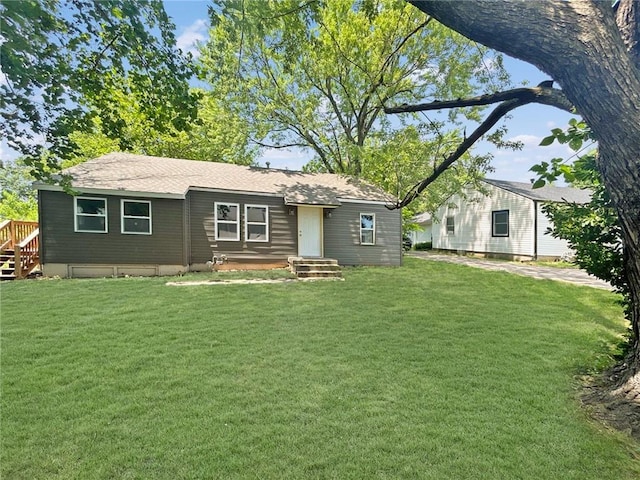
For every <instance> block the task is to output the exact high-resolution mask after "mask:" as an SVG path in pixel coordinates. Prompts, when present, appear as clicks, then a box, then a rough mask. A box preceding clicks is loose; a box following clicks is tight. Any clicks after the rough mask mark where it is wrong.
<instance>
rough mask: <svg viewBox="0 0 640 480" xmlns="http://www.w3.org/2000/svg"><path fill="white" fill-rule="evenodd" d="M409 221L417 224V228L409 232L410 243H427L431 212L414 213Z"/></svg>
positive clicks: (429, 234) (429, 236)
mask: <svg viewBox="0 0 640 480" xmlns="http://www.w3.org/2000/svg"><path fill="white" fill-rule="evenodd" d="M411 221H412V222H413V223H415V224H417V225H418V230H412V231H411V232H409V238H411V243H412V244H413V245H415V244H416V243H427V242H431V214H430V213H428V212H424V213H421V214H419V215H416V216H415V217H413V218H412V219H411Z"/></svg>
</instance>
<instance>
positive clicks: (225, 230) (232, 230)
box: [217, 223, 238, 240]
mask: <svg viewBox="0 0 640 480" xmlns="http://www.w3.org/2000/svg"><path fill="white" fill-rule="evenodd" d="M217 237H218V238H219V239H221V240H235V239H236V238H238V225H236V224H235V223H219V224H218V236H217Z"/></svg>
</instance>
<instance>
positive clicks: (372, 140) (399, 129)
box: [200, 0, 506, 192]
mask: <svg viewBox="0 0 640 480" xmlns="http://www.w3.org/2000/svg"><path fill="white" fill-rule="evenodd" d="M210 16H211V24H212V29H211V32H210V39H209V41H208V42H207V44H206V45H204V46H203V48H202V50H201V56H200V61H201V63H202V78H203V79H204V80H206V81H207V82H208V83H209V84H210V85H211V87H212V91H213V94H215V95H217V96H218V97H219V98H224V102H225V103H226V104H227V105H228V106H229V108H230V109H232V110H233V111H235V112H238V114H239V115H240V116H241V118H243V119H244V121H245V122H246V123H247V125H249V126H250V129H251V131H252V134H253V139H254V141H255V142H256V143H257V144H258V145H260V146H264V147H274V148H285V147H298V148H302V149H307V150H310V151H311V152H313V154H314V155H315V156H314V158H313V160H312V161H311V162H310V163H309V164H308V165H307V166H306V169H307V170H312V171H314V170H321V171H327V172H333V173H341V174H348V175H355V176H360V177H364V178H366V179H369V180H372V181H376V182H377V183H379V184H381V185H383V186H385V187H387V188H388V189H389V190H390V191H392V192H395V191H402V190H403V189H406V188H408V186H410V185H412V184H413V183H415V181H416V180H417V178H418V177H416V175H415V173H416V172H418V171H419V169H424V168H429V165H430V163H428V162H425V158H427V157H424V155H425V151H426V150H429V153H430V154H433V153H435V152H437V151H438V150H439V149H440V148H441V142H443V141H452V139H453V138H458V139H461V138H462V137H463V131H462V128H457V130H450V131H448V132H446V133H440V132H441V131H442V130H443V128H444V127H443V124H442V122H443V120H442V119H441V120H437V119H435V118H425V116H420V115H415V116H413V117H412V118H411V119H408V120H407V121H404V120H403V122H401V124H399V125H398V124H392V122H391V121H390V120H389V119H388V118H385V116H384V115H383V108H384V105H385V104H386V103H388V102H399V103H404V102H410V101H415V99H416V98H419V97H421V96H423V95H452V96H455V97H458V96H462V95H468V94H470V93H473V92H476V91H482V90H483V89H485V90H486V89H493V88H496V87H497V86H499V85H501V84H502V82H504V81H506V74H505V73H504V70H503V69H502V65H501V59H500V57H494V56H493V55H491V54H490V52H488V51H487V50H486V49H484V48H479V47H478V46H477V45H476V44H475V43H474V42H469V41H468V40H466V39H463V38H462V37H460V36H458V35H456V34H454V33H452V32H450V31H449V30H447V29H444V28H442V26H440V25H438V24H437V23H436V22H432V21H431V19H430V18H429V17H427V16H425V15H423V14H422V13H420V12H419V11H417V10H416V9H413V8H411V7H410V6H409V5H406V4H404V3H402V2H399V1H394V0H381V1H371V0H362V1H358V2H355V3H354V2H352V1H351V0H327V1H311V2H306V3H301V2H300V1H299V0H285V1H264V0H243V1H226V0H225V1H222V0H219V1H214V4H213V7H212V8H211V9H210ZM488 65H492V66H493V68H492V69H489V68H487V66H488ZM465 113H466V115H467V116H468V117H469V118H473V119H476V118H478V112H477V111H476V110H469V111H467V112H465ZM449 120H451V121H455V120H459V116H458V115H457V112H452V113H451V115H450V116H449ZM396 123H397V122H396ZM458 127H459V126H458ZM420 144H421V145H420ZM402 148H404V149H405V153H404V154H403V155H399V152H400V151H402ZM408 149H411V150H410V151H409V150H408ZM429 156H430V157H431V156H432V155H429ZM466 159H467V162H466V164H465V165H464V166H469V169H468V170H465V169H464V168H463V166H461V167H460V169H459V171H457V172H451V174H450V175H449V177H451V178H449V180H448V181H444V179H443V180H442V183H441V185H442V189H441V190H442V191H445V190H447V188H445V187H446V186H447V185H449V186H452V185H457V184H460V183H462V179H463V178H464V179H467V178H468V177H469V176H471V174H472V173H473V174H477V175H480V174H481V173H482V172H483V171H484V169H485V167H486V165H487V164H486V159H485V158H475V157H472V156H471V155H468V156H467V157H466ZM463 170H464V171H463ZM391 171H393V172H395V173H398V175H395V174H394V175H391V176H387V174H389V173H390V172H391ZM423 171H424V170H423ZM458 174H459V179H458V180H457V181H453V180H452V177H454V176H456V175H458Z"/></svg>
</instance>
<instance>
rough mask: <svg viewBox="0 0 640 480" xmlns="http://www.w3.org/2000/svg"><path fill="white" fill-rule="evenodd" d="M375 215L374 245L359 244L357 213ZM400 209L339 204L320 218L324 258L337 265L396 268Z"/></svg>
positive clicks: (400, 234)
mask: <svg viewBox="0 0 640 480" xmlns="http://www.w3.org/2000/svg"><path fill="white" fill-rule="evenodd" d="M361 213H375V215H376V244H375V245H360V214H361ZM401 222H402V219H401V213H400V210H388V209H387V208H386V207H385V206H384V205H370V204H361V203H343V204H342V206H340V207H338V208H336V209H334V210H331V217H330V218H326V216H325V219H324V256H325V257H328V258H335V259H336V260H338V262H339V263H340V264H341V265H394V266H395V265H400V264H401V262H402V224H401Z"/></svg>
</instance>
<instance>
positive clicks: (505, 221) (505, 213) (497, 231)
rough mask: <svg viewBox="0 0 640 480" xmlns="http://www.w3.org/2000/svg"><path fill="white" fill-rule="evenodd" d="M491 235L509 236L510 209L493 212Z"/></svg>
mask: <svg viewBox="0 0 640 480" xmlns="http://www.w3.org/2000/svg"><path fill="white" fill-rule="evenodd" d="M491 219H492V220H491V236H492V237H508V236H509V210H496V211H493V212H491Z"/></svg>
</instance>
